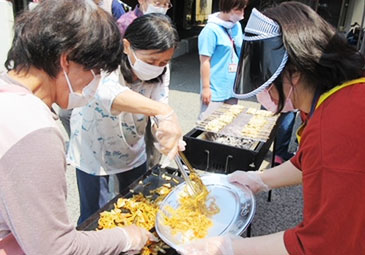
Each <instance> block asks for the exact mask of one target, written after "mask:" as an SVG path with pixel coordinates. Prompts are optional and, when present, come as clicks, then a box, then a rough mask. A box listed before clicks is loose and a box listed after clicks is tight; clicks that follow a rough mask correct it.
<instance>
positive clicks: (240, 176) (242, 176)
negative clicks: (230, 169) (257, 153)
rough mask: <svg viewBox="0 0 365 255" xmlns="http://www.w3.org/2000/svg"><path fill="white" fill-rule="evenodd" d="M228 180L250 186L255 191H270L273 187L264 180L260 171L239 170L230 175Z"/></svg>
mask: <svg viewBox="0 0 365 255" xmlns="http://www.w3.org/2000/svg"><path fill="white" fill-rule="evenodd" d="M228 181H229V182H232V183H237V184H239V185H243V186H248V187H249V188H250V189H251V190H252V192H253V193H258V192H261V191H269V190H270V189H271V188H270V187H269V186H268V185H266V184H265V183H264V182H263V181H262V179H261V176H260V172H259V171H248V172H244V171H241V170H238V171H236V172H234V173H232V174H229V175H228Z"/></svg>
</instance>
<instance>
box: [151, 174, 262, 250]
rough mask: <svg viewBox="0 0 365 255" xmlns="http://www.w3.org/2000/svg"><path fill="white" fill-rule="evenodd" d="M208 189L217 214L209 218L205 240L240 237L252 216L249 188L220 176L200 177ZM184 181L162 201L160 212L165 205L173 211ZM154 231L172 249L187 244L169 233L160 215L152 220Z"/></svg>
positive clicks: (252, 203)
mask: <svg viewBox="0 0 365 255" xmlns="http://www.w3.org/2000/svg"><path fill="white" fill-rule="evenodd" d="M201 179H202V181H203V183H204V184H205V185H206V187H207V188H208V190H209V192H210V194H209V197H214V198H215V202H216V204H217V205H218V207H219V209H220V212H219V213H218V214H216V215H214V216H212V217H211V220H212V221H213V226H212V227H211V228H210V229H209V230H208V235H207V237H210V236H220V235H225V234H233V235H240V234H241V233H242V232H243V231H244V230H245V229H246V228H247V227H248V225H249V224H250V222H251V221H252V219H253V216H254V214H255V207H256V203H255V198H254V195H253V194H252V192H251V190H250V189H249V188H246V187H244V188H243V189H242V188H241V187H240V188H238V187H237V186H235V185H233V184H232V183H230V182H228V180H227V176H226V175H223V174H207V175H204V176H202V177H201ZM184 187H185V182H184V183H181V184H179V185H178V186H176V187H175V188H174V189H173V190H172V191H171V193H170V194H169V195H168V196H167V197H166V198H165V199H164V200H163V201H162V203H161V205H160V210H161V211H164V207H165V206H166V205H170V206H171V207H172V208H174V209H176V208H178V206H179V194H180V193H182V192H183V191H184ZM155 227H156V232H157V234H158V235H159V236H160V238H161V239H162V240H163V241H164V242H165V243H166V244H168V245H169V246H171V247H172V248H174V249H176V248H177V247H178V246H179V245H182V244H184V243H186V242H187V240H186V238H184V235H183V234H176V235H172V234H171V229H170V227H169V226H166V225H164V224H163V217H162V213H161V212H158V213H157V217H156V224H155Z"/></svg>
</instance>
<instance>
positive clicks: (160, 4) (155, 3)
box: [152, 1, 172, 9]
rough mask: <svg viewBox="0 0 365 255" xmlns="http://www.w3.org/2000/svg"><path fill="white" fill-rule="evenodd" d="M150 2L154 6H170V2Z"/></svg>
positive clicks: (168, 7)
mask: <svg viewBox="0 0 365 255" xmlns="http://www.w3.org/2000/svg"><path fill="white" fill-rule="evenodd" d="M152 4H153V5H154V6H156V7H163V8H167V9H170V8H171V7H172V4H171V3H165V4H163V3H161V2H158V1H156V2H154V1H153V2H152Z"/></svg>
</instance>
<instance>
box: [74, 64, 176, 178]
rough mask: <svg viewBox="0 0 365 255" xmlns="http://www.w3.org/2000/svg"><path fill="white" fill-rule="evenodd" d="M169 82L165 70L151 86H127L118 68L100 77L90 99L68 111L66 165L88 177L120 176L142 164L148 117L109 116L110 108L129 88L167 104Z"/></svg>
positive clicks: (144, 84) (139, 115)
mask: <svg viewBox="0 0 365 255" xmlns="http://www.w3.org/2000/svg"><path fill="white" fill-rule="evenodd" d="M169 83H170V71H169V68H167V70H166V72H165V74H164V75H163V77H162V82H157V83H153V84H151V83H145V82H143V81H139V82H136V83H133V84H127V83H126V82H125V81H124V78H123V76H122V74H121V72H120V71H119V69H118V70H117V71H114V72H113V73H111V74H109V75H105V76H103V78H102V80H101V82H100V84H99V87H98V90H97V91H96V95H95V98H94V100H93V101H92V102H90V103H89V104H88V105H86V106H84V107H80V108H75V109H74V110H73V111H72V116H71V137H70V143H69V149H68V155H67V160H68V162H69V163H70V164H71V165H73V166H74V167H76V168H78V169H80V170H82V171H84V172H86V173H89V174H92V175H110V174H116V173H121V172H124V171H128V170H130V169H133V168H135V167H137V166H139V165H141V164H143V163H144V162H145V161H146V160H147V155H146V145H145V141H144V133H145V128H146V125H147V120H148V119H147V118H148V117H147V116H145V115H143V114H132V113H129V112H122V113H120V114H118V115H113V114H112V113H111V106H112V103H113V101H114V99H115V98H116V97H117V96H118V95H119V94H120V93H123V92H125V91H126V90H129V89H130V90H133V91H135V92H137V93H140V94H142V95H144V96H145V97H148V98H150V99H152V100H156V101H159V102H162V103H166V104H167V101H168V86H169Z"/></svg>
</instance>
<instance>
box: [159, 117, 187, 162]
mask: <svg viewBox="0 0 365 255" xmlns="http://www.w3.org/2000/svg"><path fill="white" fill-rule="evenodd" d="M155 117H156V122H157V123H156V132H155V137H156V139H157V142H158V146H156V147H157V149H158V150H159V151H160V152H161V153H162V154H164V155H167V157H168V158H169V159H172V158H173V157H174V156H175V155H176V154H177V152H178V151H182V150H184V149H185V143H184V142H183V141H182V130H181V127H180V124H179V120H178V117H177V115H176V113H175V112H174V111H171V112H170V113H169V114H167V115H157V116H155Z"/></svg>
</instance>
